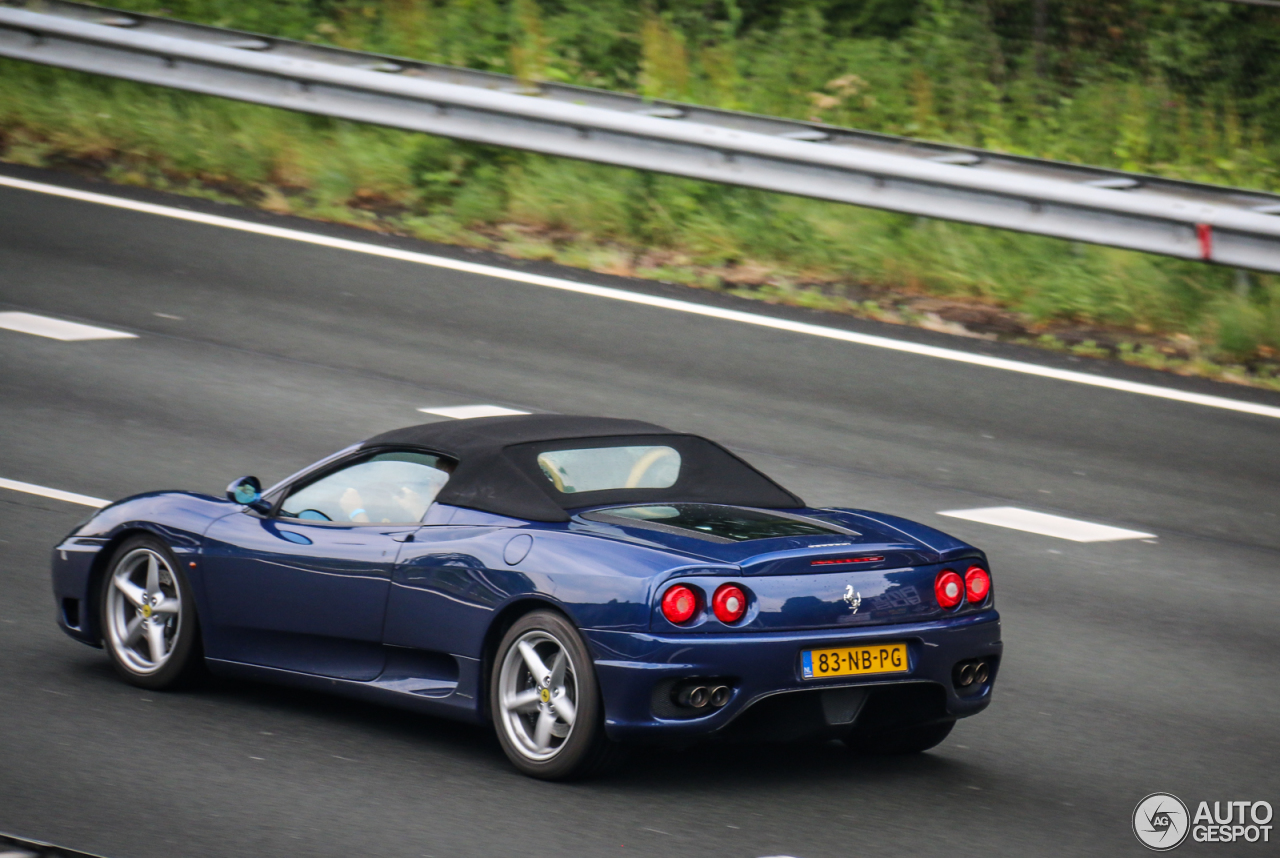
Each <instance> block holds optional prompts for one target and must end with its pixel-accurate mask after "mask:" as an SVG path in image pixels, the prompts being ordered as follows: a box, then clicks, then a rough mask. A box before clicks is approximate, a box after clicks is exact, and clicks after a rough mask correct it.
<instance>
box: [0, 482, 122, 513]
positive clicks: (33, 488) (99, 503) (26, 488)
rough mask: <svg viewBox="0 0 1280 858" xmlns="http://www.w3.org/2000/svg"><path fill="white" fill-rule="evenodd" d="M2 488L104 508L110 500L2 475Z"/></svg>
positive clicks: (0, 487) (0, 484)
mask: <svg viewBox="0 0 1280 858" xmlns="http://www.w3.org/2000/svg"><path fill="white" fill-rule="evenodd" d="M0 489H9V490H10V491H14V492H25V493H26V494H29V495H39V496H40V497H42V498H53V499H54V500H60V501H66V502H67V503H78V504H80V505H82V506H91V507H95V508H97V509H102V508H103V507H104V506H106V505H107V504H109V503H111V501H109V500H103V499H102V498H91V497H89V496H88V495H78V494H76V493H75V492H64V491H63V490H62V489H51V488H48V487H47V486H37V485H36V484H35V483H22V482H19V481H17V480H6V479H4V478H3V477H0Z"/></svg>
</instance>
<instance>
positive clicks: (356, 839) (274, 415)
mask: <svg viewBox="0 0 1280 858" xmlns="http://www.w3.org/2000/svg"><path fill="white" fill-rule="evenodd" d="M24 175H27V176H33V175H35V174H31V173H24ZM41 178H45V179H48V180H55V181H65V182H71V181H73V180H69V179H60V178H56V177H50V176H42V177H41ZM169 202H171V203H174V204H179V205H194V206H201V205H204V204H197V203H186V202H183V201H180V200H176V198H175V199H172V200H169ZM206 207H209V206H206ZM209 208H211V207H209ZM252 217H258V216H256V215H252ZM273 222H277V221H273ZM321 229H323V230H325V231H326V232H328V233H330V234H334V235H345V236H347V237H354V238H357V239H360V240H369V241H374V242H385V243H391V244H395V245H396V246H404V247H418V248H423V249H427V250H429V251H431V252H441V253H452V254H454V255H462V256H466V257H467V258H474V259H480V258H483V257H482V256H474V255H468V254H466V253H464V252H462V251H455V250H449V249H442V248H434V247H428V246H426V245H421V244H417V243H413V242H408V241H405V240H399V239H387V238H383V237H380V236H376V235H373V234H366V233H362V232H358V231H354V230H342V229H338V228H334V227H321ZM529 267H532V268H537V269H538V270H545V271H548V272H550V271H553V270H555V269H553V268H552V267H551V266H536V265H535V266H529ZM562 273H563V272H562ZM573 276H578V277H580V278H582V279H587V280H592V281H594V282H608V283H610V284H612V285H619V284H620V283H621V281H617V280H609V279H608V278H602V277H595V276H593V275H586V274H575V275H573ZM621 285H624V286H626V287H627V288H635V289H639V290H648V291H654V290H657V291H660V292H663V293H664V294H674V295H678V296H679V297H683V298H686V299H689V300H695V301H698V300H702V301H709V302H721V303H726V304H732V305H734V306H741V305H740V304H738V303H737V302H734V301H733V300H731V299H727V298H723V297H719V296H714V295H702V294H700V293H696V292H688V293H685V292H682V291H681V290H678V289H677V288H675V287H663V286H661V285H654V284H621ZM746 306H747V308H748V309H763V308H761V307H759V306H758V305H746ZM9 310H23V311H27V312H32V313H40V314H44V315H48V316H53V317H57V318H64V319H71V320H76V321H81V322H86V323H90V324H95V325H102V326H107V327H111V328H116V329H120V330H127V331H131V332H134V333H136V334H138V338H137V339H132V340H107V341H88V342H60V341H56V340H52V339H45V338H41V337H35V336H31V335H28V334H22V333H16V332H11V331H4V330H0V477H3V478H8V479H12V480H22V481H26V482H30V483H36V484H39V485H43V486H50V487H54V488H59V489H64V490H68V491H73V492H79V493H82V494H87V495H92V496H98V497H106V498H115V497H120V496H123V495H127V494H130V493H133V492H137V491H143V490H148V489H156V488H191V489H197V490H207V491H211V492H217V491H220V490H221V489H222V487H223V486H225V485H226V484H227V482H229V480H230V479H231V478H233V477H236V476H240V475H242V474H245V473H255V474H257V475H258V476H260V477H262V478H263V480H264V482H269V481H272V480H274V479H276V478H279V477H281V476H284V475H286V474H287V473H289V472H290V471H292V470H293V469H295V468H297V467H300V466H302V465H304V464H307V463H308V462H310V461H312V460H314V459H315V458H317V457H319V456H321V455H323V454H325V453H328V452H331V451H332V450H334V449H337V448H338V447H340V446H343V445H345V444H347V443H350V442H352V441H354V440H357V439H360V438H363V437H367V436H369V435H372V434H374V433H376V432H379V431H382V430H385V429H388V428H392V427H395V426H401V425H406V424H409V423H413V422H421V421H423V420H426V419H429V418H426V417H425V416H424V415H422V414H419V413H418V412H417V411H416V409H418V408H420V407H431V406H447V405H464V404H476V403H489V404H497V405H504V406H508V407H513V408H522V409H525V410H532V411H559V412H566V413H598V414H607V415H614V416H620V417H636V418H643V419H647V420H652V421H655V422H658V423H663V424H666V425H669V426H673V427H677V428H682V429H688V430H691V431H695V432H699V433H704V434H707V435H710V436H711V437H714V438H717V439H720V440H722V441H724V442H725V443H727V444H729V445H730V446H732V447H733V448H735V449H737V450H739V451H740V452H742V453H743V454H744V455H746V456H747V457H748V458H750V459H751V460H752V461H754V462H755V463H756V464H758V465H759V466H761V467H762V468H764V469H765V470H766V471H767V472H769V473H771V474H772V475H774V476H775V477H777V478H778V479H779V480H780V481H782V482H783V483H784V484H786V485H787V486H789V487H791V488H792V489H794V490H796V491H797V492H798V493H799V494H800V495H801V496H803V497H804V498H805V499H806V500H808V501H810V502H811V503H815V504H839V505H848V506H858V507H867V508H873V509H880V510H884V511H887V512H892V513H896V514H900V515H905V516H908V517H912V518H917V519H920V520H922V521H925V522H927V523H929V524H932V525H934V526H937V527H941V528H943V529H945V530H948V531H950V532H953V533H955V534H956V535H958V536H960V537H962V538H964V539H967V540H969V541H972V542H974V543H976V544H978V545H980V546H982V547H983V548H985V549H986V550H987V551H988V553H989V555H990V557H991V560H992V563H993V569H994V572H995V580H996V593H997V604H998V607H999V608H1000V610H1001V613H1002V614H1003V616H1004V624H1005V626H1004V627H1005V633H1004V640H1005V646H1006V655H1005V660H1004V663H1003V666H1002V671H1001V678H1000V683H999V685H998V686H997V688H996V693H995V698H994V702H993V704H992V706H991V707H990V708H989V709H988V711H987V712H985V713H983V714H982V715H980V716H978V717H976V718H972V719H969V720H966V721H962V722H960V724H959V725H958V726H957V727H956V729H955V731H954V732H953V733H952V735H951V738H950V739H949V740H948V741H947V742H946V743H944V744H943V745H942V746H940V747H939V748H938V749H936V750H935V751H933V752H931V753H928V754H925V755H922V756H919V757H916V758H910V759H889V760H881V759H875V760H868V759H860V758H856V757H853V756H851V755H849V754H848V753H847V752H845V751H844V750H843V749H841V748H840V747H839V746H835V745H828V746H818V747H810V746H801V747H789V746H782V747H778V746H734V747H719V748H694V749H689V750H684V751H665V750H661V751H645V752H644V753H643V754H638V755H636V757H635V758H634V759H633V760H632V761H631V763H630V764H629V765H628V766H626V767H625V768H622V769H621V770H619V771H617V772H615V773H613V774H611V775H609V776H607V777H605V778H603V779H600V780H597V781H593V782H590V783H586V784H576V785H556V784H546V783H540V782H536V781H532V780H528V779H526V778H524V777H522V776H520V775H518V774H516V773H515V771H514V770H513V769H511V768H510V767H509V766H508V765H507V763H506V761H505V759H504V758H503V756H502V754H501V751H500V750H499V748H498V745H497V742H496V740H495V739H494V738H493V737H492V735H491V734H490V733H488V732H487V731H485V730H483V729H480V728H475V727H468V726H463V725H458V724H453V723H450V722H445V721H437V720H433V719H430V718H425V717H422V716H417V715H412V714H405V713H401V712H397V711H393V710H388V709H383V708H379V707H376V706H371V705H365V704H359V703H353V702H348V701H344V700H340V699H333V698H328V697H324V696H320V695H314V694H307V693H299V692H296V691H290V690H281V689H276V688H272V687H268V686H260V685H255V684H249V683H231V682H214V683H210V684H209V685H208V686H207V687H204V688H201V689H198V690H195V691H190V692H184V693H170V694H157V693H148V692H144V691H140V690H138V689H135V688H132V687H129V686H126V685H124V684H122V683H120V682H119V681H117V680H116V679H115V678H114V675H113V674H112V672H111V671H110V669H109V667H108V665H107V662H106V658H105V656H104V655H103V654H102V653H101V652H99V651H96V650H93V649H90V648H88V647H85V646H83V645H80V644H78V643H75V642H73V641H71V640H70V639H68V638H65V637H64V636H63V635H62V634H61V633H60V632H59V631H58V630H57V629H56V628H55V626H54V623H53V617H52V615H53V605H52V599H51V598H50V595H49V585H48V562H47V557H48V553H49V550H50V548H51V547H52V546H53V545H54V544H55V542H56V541H57V540H58V539H59V538H60V537H61V536H62V535H63V534H64V533H65V532H66V531H67V530H68V529H69V528H70V527H71V526H72V525H74V524H75V523H76V522H77V521H78V520H79V519H80V518H82V517H83V516H84V515H85V514H86V513H87V512H88V510H87V509H86V508H84V507H79V506H74V505H70V504H66V503H62V502H59V501H54V500H48V499H44V498H40V497H36V496H32V495H27V494H20V493H17V492H12V491H5V490H0V511H2V512H3V516H0V652H3V657H0V830H5V831H9V832H11V833H14V834H18V835H21V836H26V837H32V838H39V839H44V840H50V841H54V842H57V843H60V844H63V845H65V846H68V847H74V848H78V849H84V850H88V851H94V852H99V853H102V854H104V855H108V856H112V858H135V856H136V858H149V856H156V858H159V856H165V858H170V856H175V855H183V856H227V855H282V854H283V855H317V856H330V855H332V856H339V855H341V856H348V855H380V856H428V855H429V856H441V858H443V856H473V855H474V856H506V855H557V856H598V855H642V856H643V855H655V856H672V855H699V856H765V855H778V854H785V855H794V856H801V858H842V856H851V855H868V854H878V855H905V854H910V855H948V856H954V855H991V854H999V855H1085V854H1091V855H1123V854H1133V855H1138V854H1145V853H1144V850H1143V848H1142V847H1141V846H1140V845H1139V843H1138V842H1137V841H1136V840H1135V839H1134V837H1133V835H1132V833H1131V832H1130V828H1129V826H1130V813H1131V811H1132V809H1133V807H1134V805H1135V804H1136V803H1137V801H1138V800H1139V799H1140V798H1142V797H1143V796H1145V795H1147V794H1148V793H1151V792H1155V791H1170V792H1173V793H1175V794H1177V795H1179V796H1180V797H1181V798H1182V799H1183V800H1184V801H1187V802H1188V803H1190V804H1192V806H1193V807H1194V804H1195V803H1197V802H1199V801H1201V800H1207V801H1209V802H1210V803H1212V802H1213V801H1215V800H1218V801H1228V800H1257V799H1266V800H1268V801H1270V802H1271V803H1272V804H1273V805H1274V806H1278V807H1280V768H1277V766H1276V760H1277V759H1280V719H1278V718H1277V716H1276V713H1277V712H1280V658H1278V656H1280V645H1278V642H1277V630H1278V627H1277V620H1276V617H1277V613H1278V612H1280V596H1278V595H1277V592H1278V590H1280V587H1278V586H1277V585H1278V582H1280V579H1278V577H1277V574H1276V569H1277V567H1278V566H1280V491H1277V485H1280V483H1278V480H1280V456H1278V455H1277V452H1278V450H1280V447H1278V442H1280V421H1277V420H1276V419H1274V418H1270V417H1263V416H1250V415H1244V414H1238V413H1231V412H1227V411H1221V410H1216V409H1212V408H1207V407H1202V406H1197V405H1191V404H1185V403H1179V402H1170V401H1163V400H1158V399H1152V398H1149V397H1142V396H1136V395H1132V394H1126V393H1121V392H1116V391H1109V390H1103V389H1098V388H1092V387H1087V386H1082V385H1077V384H1070V383H1066V382H1060V381H1053V380H1047V379H1041V378H1034V377H1029V376H1022V375H1018V374H1015V373H1009V372H1002V371H999V370H994V369H987V368H982V367H975V366H967V365H962V364H957V363H949V362H945V361H939V360H935V359H930V358H926V357H919V356H914V355H908V354H898V353H892V352H887V351H883V350H877V349H873V348H867V347H863V346H856V345H850V344H847V343H840V342H833V341H825V340H821V339H817V338H813V337H805V336H802V335H799V334H794V333H788V332H784V331H772V330H766V329H760V328H752V327H750V326H744V325H741V324H735V323H732V322H727V321H719V320H715V319H708V318H700V317H694V316H688V315H682V314H678V313H674V312H671V311H667V310H660V309H654V308H647V307H642V306H635V305H628V304H623V303H619V302H614V301H608V300H604V299H601V298H593V297H587V296H582V295H574V294H566V293H561V292H555V291H553V290H548V289H545V288H539V287H536V286H530V285H524V284H519V283H513V282H509V281H504V280H500V279H493V278H484V277H478V276H475V275H468V274H462V273H456V272H450V271H444V270H439V269H432V268H428V267H424V266H421V265H414V264H409V263H405V262H397V261H393V260H387V259H379V258H372V257H367V256H361V255H358V254H352V253H348V252H343V251H339V250H333V249H328V248H324V247H314V246H306V245H301V244H297V243H292V242H287V241H282V240H279V239H274V238H268V237H262V236H254V235H246V234H242V233H236V232H232V231H228V230H222V229H217V228H214V227H210V226H202V225H198V224H190V223H182V222H178V221H173V220H169V219H165V218H160V217H156V216H153V215H146V214H140V213H131V212H125V211H118V210H111V209H107V208H104V207H101V206H95V205H92V204H88V203H83V202H75V201H69V200H62V199H56V198H52V197H48V196H42V195H38V194H33V193H29V192H22V191H15V190H8V189H0V311H9ZM764 311H765V312H776V313H779V314H782V315H787V314H791V315H795V316H797V317H801V318H806V319H810V320H813V319H819V320H820V321H823V322H824V323H828V324H835V325H842V326H846V327H851V328H855V329H858V330H865V331H872V332H875V333H882V334H887V335H890V336H903V337H913V338H916V339H922V340H925V341H929V342H934V343H940V344H944V345H948V346H951V347H956V348H976V349H983V350H987V351H991V352H992V353H999V354H1001V355H1004V356H1014V357H1024V358H1026V359H1029V360H1033V361H1040V362H1050V363H1052V362H1058V363H1061V364H1062V365H1064V366H1065V365H1069V366H1071V367H1072V368H1075V369H1081V368H1084V369H1088V370H1091V371H1098V372H1110V373H1113V374H1116V375H1123V376H1124V377H1129V378H1139V379H1140V380H1145V381H1149V382H1154V383H1159V384H1166V385H1169V386H1179V385H1180V386H1183V387H1189V388H1194V389H1198V390H1211V391H1212V392H1215V393H1219V394H1221V395H1226V396H1238V397H1241V398H1245V397H1252V398H1254V399H1259V400H1260V401H1266V402H1270V403H1272V404H1276V403H1280V397H1276V396H1267V395H1264V394H1257V393H1251V392H1248V391H1239V390H1236V389H1234V388H1230V387H1226V386H1214V385H1210V384H1208V383H1203V382H1196V381H1189V380H1181V379H1175V378H1168V377H1165V376H1161V375H1158V374H1155V373H1145V372H1142V371H1139V370H1133V369H1127V368H1114V369H1109V368H1107V367H1105V366H1099V365H1095V364H1092V363H1089V362H1083V363H1082V362H1079V361H1077V362H1070V361H1068V360H1067V359H1066V358H1061V357H1054V356H1046V355H1040V354H1036V353H1034V352H1030V351H1022V350H1018V349H1016V348H1013V347H1008V348H1005V347H1000V346H996V345H988V344H981V343H975V342H973V341H969V340H961V339H957V338H949V337H945V336H942V335H932V334H928V333H927V332H913V331H903V330H901V329H895V328H892V327H889V326H877V325H875V324H874V323H869V322H858V321H853V320H843V319H838V318H820V317H818V316H816V315H815V314H805V313H802V312H801V311H791V310H784V309H778V310H768V309H765V310H764ZM161 314H163V315H161ZM1002 505H1013V506H1021V507H1026V508H1031V509H1037V510H1042V511H1046V512H1051V513H1055V514H1059V515H1064V516H1070V517H1076V518H1081V519H1086V520H1090V521H1096V522H1100V523H1104V524H1112V525H1117V526H1121V527H1131V528H1135V529H1139V530H1145V531H1150V532H1152V533H1155V534H1157V535H1158V539H1155V540H1147V541H1144V540H1131V541H1123V542H1113V543H1092V544H1081V543H1075V542H1068V541H1064V540H1059V539H1054V538H1050V537H1043V536H1035V535H1032V534H1027V533H1022V532H1019V531H1013V530H1005V529H1000V528H995V527H990V526H986V525H982V524H976V523H969V522H964V521H958V520H955V519H948V518H942V517H940V516H938V515H937V513H938V512H939V511H940V510H950V509H957V508H973V507H986V506H1002ZM1274 848H1275V847H1274V846H1273V845H1272V846H1263V845H1261V844H1259V845H1252V846H1250V845H1245V844H1237V845H1234V846H1232V845H1221V844H1213V845H1209V844H1193V843H1191V842H1190V841H1188V842H1187V843H1186V844H1184V845H1183V846H1182V847H1180V848H1179V853H1189V854H1205V855H1222V854H1249V855H1255V854H1256V855H1262V854H1275V853H1274V851H1272V850H1274Z"/></svg>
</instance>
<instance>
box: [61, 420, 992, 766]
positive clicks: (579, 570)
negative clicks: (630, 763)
mask: <svg viewBox="0 0 1280 858" xmlns="http://www.w3.org/2000/svg"><path fill="white" fill-rule="evenodd" d="M53 589H54V595H55V598H56V600H57V610H58V622H59V625H60V626H61V627H62V628H63V629H64V630H65V631H66V632H67V633H68V634H69V635H71V636H72V637H74V638H76V639H77V640H81V641H83V642H85V643H88V644H91V645H93V646H105V648H106V650H107V652H108V653H109V654H110V656H111V659H112V662H113V663H114V665H115V667H116V669H117V671H118V672H119V673H120V675H121V676H122V677H123V678H124V679H125V680H127V681H129V682H132V683H134V684H135V685H139V686H142V687H145V688H164V687H168V686H172V685H175V684H179V683H182V682H184V681H187V680H189V679H191V678H192V677H193V676H194V675H195V674H196V673H197V672H198V671H199V670H201V669H202V668H203V667H204V666H207V667H208V668H209V669H210V670H212V671H214V672H216V673H220V674H229V675H234V676H240V677H246V678H251V679H260V680H267V681H272V682H282V683H289V684H294V685H299V686H305V687H311V688H317V689H325V690H331V691H336V692H339V693H344V694H349V695H354V696H358V697H363V698H367V699H370V700H377V701H383V702H387V703H391V704H395V705H400V706H407V707H410V708H413V709H416V710H419V711H422V712H427V713H432V714H437V715H445V716H450V717H455V718H461V719H465V720H469V721H474V722H484V721H492V722H493V724H494V725H495V727H496V730H497V734H498V738H499V740H500V742H501V744H502V747H503V749H504V750H505V751H506V753H507V756H508V757H509V758H510V759H511V761H512V762H513V763H514V764H515V765H516V767H518V768H519V769H520V770H522V771H523V772H525V773H527V774H530V775H533V776H535V777H540V778H548V779H562V778H569V777H576V776H582V775H585V774H587V773H589V772H592V771H595V770H597V769H598V768H599V767H601V766H603V765H604V764H605V763H606V762H607V761H608V760H609V759H611V758H612V757H613V756H614V752H615V749H616V748H617V747H618V744H619V743H626V742H667V743H676V744H684V743H689V742H691V741H694V740H697V739H699V738H703V737H721V738H725V739H729V738H737V739H753V740H772V739H782V740H788V739H795V740H798V739H823V738H826V739H831V738H838V739H842V740H843V741H845V742H846V743H848V744H849V745H851V746H853V747H854V748H856V749H859V750H862V751H865V752H871V753H913V752H919V751H923V750H926V749H928V748H931V747H933V746H934V745H936V744H937V743H939V742H941V741H942V740H943V739H944V738H945V737H946V736H947V734H948V733H949V732H950V731H951V728H952V726H953V725H954V723H955V720H956V719H957V718H962V717H965V716H968V715H973V714H975V713H977V712H979V711H981V710H982V709H984V708H985V707H986V706H987V704H988V703H989V702H990V698H991V689H992V684H993V683H994V681H995V676H996V672H997V669H998V667H999V663H1000V654H1001V642H1000V621H999V615H998V614H997V613H996V611H995V608H994V606H993V603H992V598H993V597H992V591H991V577H990V571H989V566H988V564H987V560H986V557H985V555H984V554H983V553H982V552H981V551H979V550H978V549H976V548H974V547H972V546H970V545H967V544H965V543H963V542H961V541H959V540H957V539H953V538H952V537H950V536H947V535H945V534H943V533H941V532H939V531H937V530H934V529H932V528H930V527H926V526H924V525H921V524H916V523H914V522H911V521H907V520H905V519H901V518H897V517H894V516H890V515H883V514H880V513H871V512H865V511H859V510H851V509H813V508H809V507H807V506H805V504H804V502H803V501H801V500H800V498H798V497H796V496H795V495H794V494H792V493H791V492H789V491H787V490H786V489H784V488H782V487H781V486H779V485H778V484H777V483H775V482H773V481H772V480H771V479H769V478H768V477H766V476H765V475H764V474H762V473H760V472H759V471H758V470H756V469H755V468H753V467H752V466H750V465H748V464H747V463H746V462H744V461H742V460H741V459H739V458H738V457H737V456H735V455H734V454H732V453H730V452H729V451H728V450H726V449H725V448H723V447H721V446H720V445H718V444H716V443H714V442H712V441H708V440H707V439H705V438H701V437H698V436H696V435H689V434H685V433H681V432H673V431H671V430H668V429H664V428H662V427H660V426H654V425H652V424H649V423H642V422H637V421H632V420H617V419H607V418H592V417H567V416H559V415H530V416H514V417H492V418H478V419H471V420H459V421H450V422H444V423H432V424H428V425H423V426H412V427H408V428H405V429H398V430H395V431H392V432H387V433H384V434H382V435H379V436H377V437H375V438H371V439H369V440H368V441H365V442H363V443H360V444H356V445H354V446H352V447H348V448H347V449H345V450H342V451H340V452H338V453H335V454H334V455H332V456H329V457H328V458H326V459H324V460H322V461H320V462H318V463H316V464H315V465H312V466H311V467H309V468H307V469H305V470H303V471H301V472H299V473H297V474H295V475H293V476H291V477H289V478H288V479H286V480H284V481H283V482H281V483H280V484H279V485H276V486H274V487H273V488H271V489H269V490H268V491H266V492H263V491H262V489H261V485H260V483H259V482H258V480H257V479H256V478H255V477H244V478H242V479H239V480H236V481H235V482H234V483H232V484H231V485H230V486H229V487H228V489H227V497H226V498H216V497H210V496H207V495H201V494H194V493H191V492H177V491H170V492H155V493H151V494H144V495H138V496H136V497H133V498H129V499H126V500H123V501H119V502H117V503H114V504H112V505H110V506H108V507H106V508H104V509H102V510H100V511H99V512H97V513H96V514H95V515H94V516H93V517H92V518H90V519H89V520H88V521H87V522H85V523H84V524H82V525H80V526H79V527H77V528H76V529H75V530H74V531H73V532H72V533H71V534H69V535H68V536H67V537H66V538H65V539H64V540H63V541H62V543H61V544H60V545H58V546H57V548H56V549H55V550H54V556H53Z"/></svg>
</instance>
